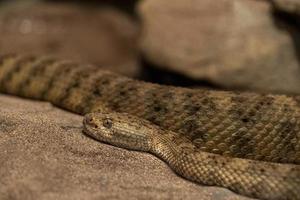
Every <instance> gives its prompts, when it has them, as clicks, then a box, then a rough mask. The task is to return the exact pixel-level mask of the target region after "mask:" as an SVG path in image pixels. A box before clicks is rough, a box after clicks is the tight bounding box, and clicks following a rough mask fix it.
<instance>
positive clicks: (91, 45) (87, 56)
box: [0, 1, 138, 76]
mask: <svg viewBox="0 0 300 200" xmlns="http://www.w3.org/2000/svg"><path fill="white" fill-rule="evenodd" d="M0 34H1V38H0V49H1V54H2V53H7V52H17V53H33V54H35V55H37V54H50V55H55V56H56V57H61V58H64V59H72V60H76V61H79V62H84V63H93V64H96V65H99V66H102V67H103V68H106V69H110V70H112V71H117V72H119V73H122V74H125V75H129V76H134V75H135V74H136V73H137V70H138V61H137V60H138V58H137V45H136V44H137V42H136V40H137V35H138V26H137V24H136V23H135V22H134V21H133V20H132V19H131V18H130V17H129V16H128V15H127V14H125V13H122V12H121V11H119V10H116V9H115V8H113V7H97V6H93V7H92V6H87V7H84V6H83V5H81V6H79V5H76V4H67V3H46V2H45V3H37V2H32V3H28V2H26V1H25V2H24V1H22V2H19V3H13V4H11V5H7V6H2V7H1V12H0Z"/></svg>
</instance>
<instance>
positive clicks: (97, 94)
mask: <svg viewBox="0 0 300 200" xmlns="http://www.w3.org/2000/svg"><path fill="white" fill-rule="evenodd" d="M93 95H94V96H98V97H101V96H102V91H101V89H100V88H96V89H95V90H93Z"/></svg>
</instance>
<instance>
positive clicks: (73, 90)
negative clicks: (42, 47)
mask: <svg viewBox="0 0 300 200" xmlns="http://www.w3.org/2000/svg"><path fill="white" fill-rule="evenodd" d="M0 92H3V93H7V94H12V95H18V96H21V97H26V98H32V99H38V100H45V101H49V102H51V103H52V104H54V105H56V106H58V107H61V108H64V109H66V110H69V111H72V112H75V113H78V114H82V115H85V114H87V113H93V114H88V115H86V117H85V123H84V124H85V133H87V134H88V135H91V136H92V137H94V138H96V139H98V140H101V141H104V142H105V141H106V142H109V143H111V144H114V145H116V146H119V147H125V148H128V149H134V150H143V151H148V152H151V153H153V154H155V155H157V156H158V157H160V158H162V159H163V160H165V161H166V162H167V163H168V164H169V165H170V167H171V168H172V169H173V170H174V171H176V172H177V173H179V174H180V175H182V176H183V177H185V178H187V179H190V180H193V181H196V182H199V183H202V184H206V185H217V186H222V187H226V188H229V189H231V190H233V191H235V192H237V193H240V194H244V195H247V196H250V197H257V198H261V199H300V194H299V193H298V191H300V166H299V163H300V131H299V127H300V97H299V96H286V95H272V94H256V93H238V92H224V91H212V90H200V89H188V88H180V87H171V86H162V85H158V84H151V83H145V82H142V81H137V80H133V79H130V78H127V77H123V76H120V75H118V74H114V73H111V72H108V71H103V70H101V69H99V68H97V67H94V66H89V65H86V66H84V65H78V64H76V63H73V62H69V61H56V60H55V59H53V58H51V57H34V56H20V55H6V56H2V57H1V58H0ZM105 113H106V114H105ZM122 113H127V114H122ZM91 115H92V117H91ZM103 115H105V116H106V118H111V119H110V122H113V123H112V124H113V126H112V127H113V128H107V127H109V126H110V125H107V123H106V122H107V120H104V121H103ZM91 118H92V121H90V122H89V120H88V119H91ZM115 121H120V122H122V123H117V124H119V126H117V127H118V128H117V129H115V128H116V126H115V124H116V123H115ZM87 122H89V123H87ZM104 122H105V123H104ZM95 123H96V124H95ZM103 124H105V126H103ZM108 124H110V123H108ZM91 125H93V126H94V128H91V127H93V126H91ZM95 125H97V126H96V127H95ZM103 127H105V128H106V129H107V130H108V133H113V134H114V135H113V137H112V136H111V134H110V135H109V134H107V135H109V136H110V137H109V138H111V139H109V140H108V139H107V138H106V137H104V136H103V133H105V131H104V129H103ZM106 129H105V130H106ZM99 130H101V131H99ZM106 132H107V131H106ZM101 134H102V135H101ZM145 135H146V136H147V137H146V138H145ZM124 136H126V137H124Z"/></svg>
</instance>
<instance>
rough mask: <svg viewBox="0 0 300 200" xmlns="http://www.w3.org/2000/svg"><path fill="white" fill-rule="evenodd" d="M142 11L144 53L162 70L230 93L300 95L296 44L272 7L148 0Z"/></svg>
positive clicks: (246, 1) (246, 0) (248, 1)
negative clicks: (232, 89) (229, 90)
mask: <svg viewBox="0 0 300 200" xmlns="http://www.w3.org/2000/svg"><path fill="white" fill-rule="evenodd" d="M138 11H139V15H140V16H141V18H142V23H143V25H142V26H143V28H142V29H143V31H142V39H141V49H142V51H143V54H144V55H145V57H146V59H147V60H149V61H150V62H151V63H154V64H155V65H157V66H158V67H164V68H167V69H168V70H172V71H175V72H179V73H182V74H184V75H186V76H188V77H190V78H192V79H205V80H209V81H211V82H213V83H217V84H219V85H221V86H223V87H227V88H244V89H253V90H264V91H273V92H287V93H300V87H299V85H300V65H299V62H298V58H297V53H296V51H295V47H294V45H295V43H294V40H293V38H292V37H291V34H290V32H288V31H287V29H285V28H283V27H278V26H277V25H275V24H276V23H275V21H274V19H273V17H272V15H271V12H272V6H271V4H270V3H269V2H267V1H254V0H218V1H211V0H202V1H196V0H186V1H182V0H164V1H160V0H145V1H143V2H142V3H141V4H140V5H139V7H138ZM296 35H297V36H296V37H299V33H296Z"/></svg>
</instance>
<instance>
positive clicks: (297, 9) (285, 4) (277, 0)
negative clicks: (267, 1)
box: [272, 0, 300, 15]
mask: <svg viewBox="0 0 300 200" xmlns="http://www.w3.org/2000/svg"><path fill="white" fill-rule="evenodd" d="M272 1H273V2H274V5H275V7H276V8H277V9H279V10H283V11H286V12H289V13H293V14H297V15H300V1H299V0H272Z"/></svg>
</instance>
